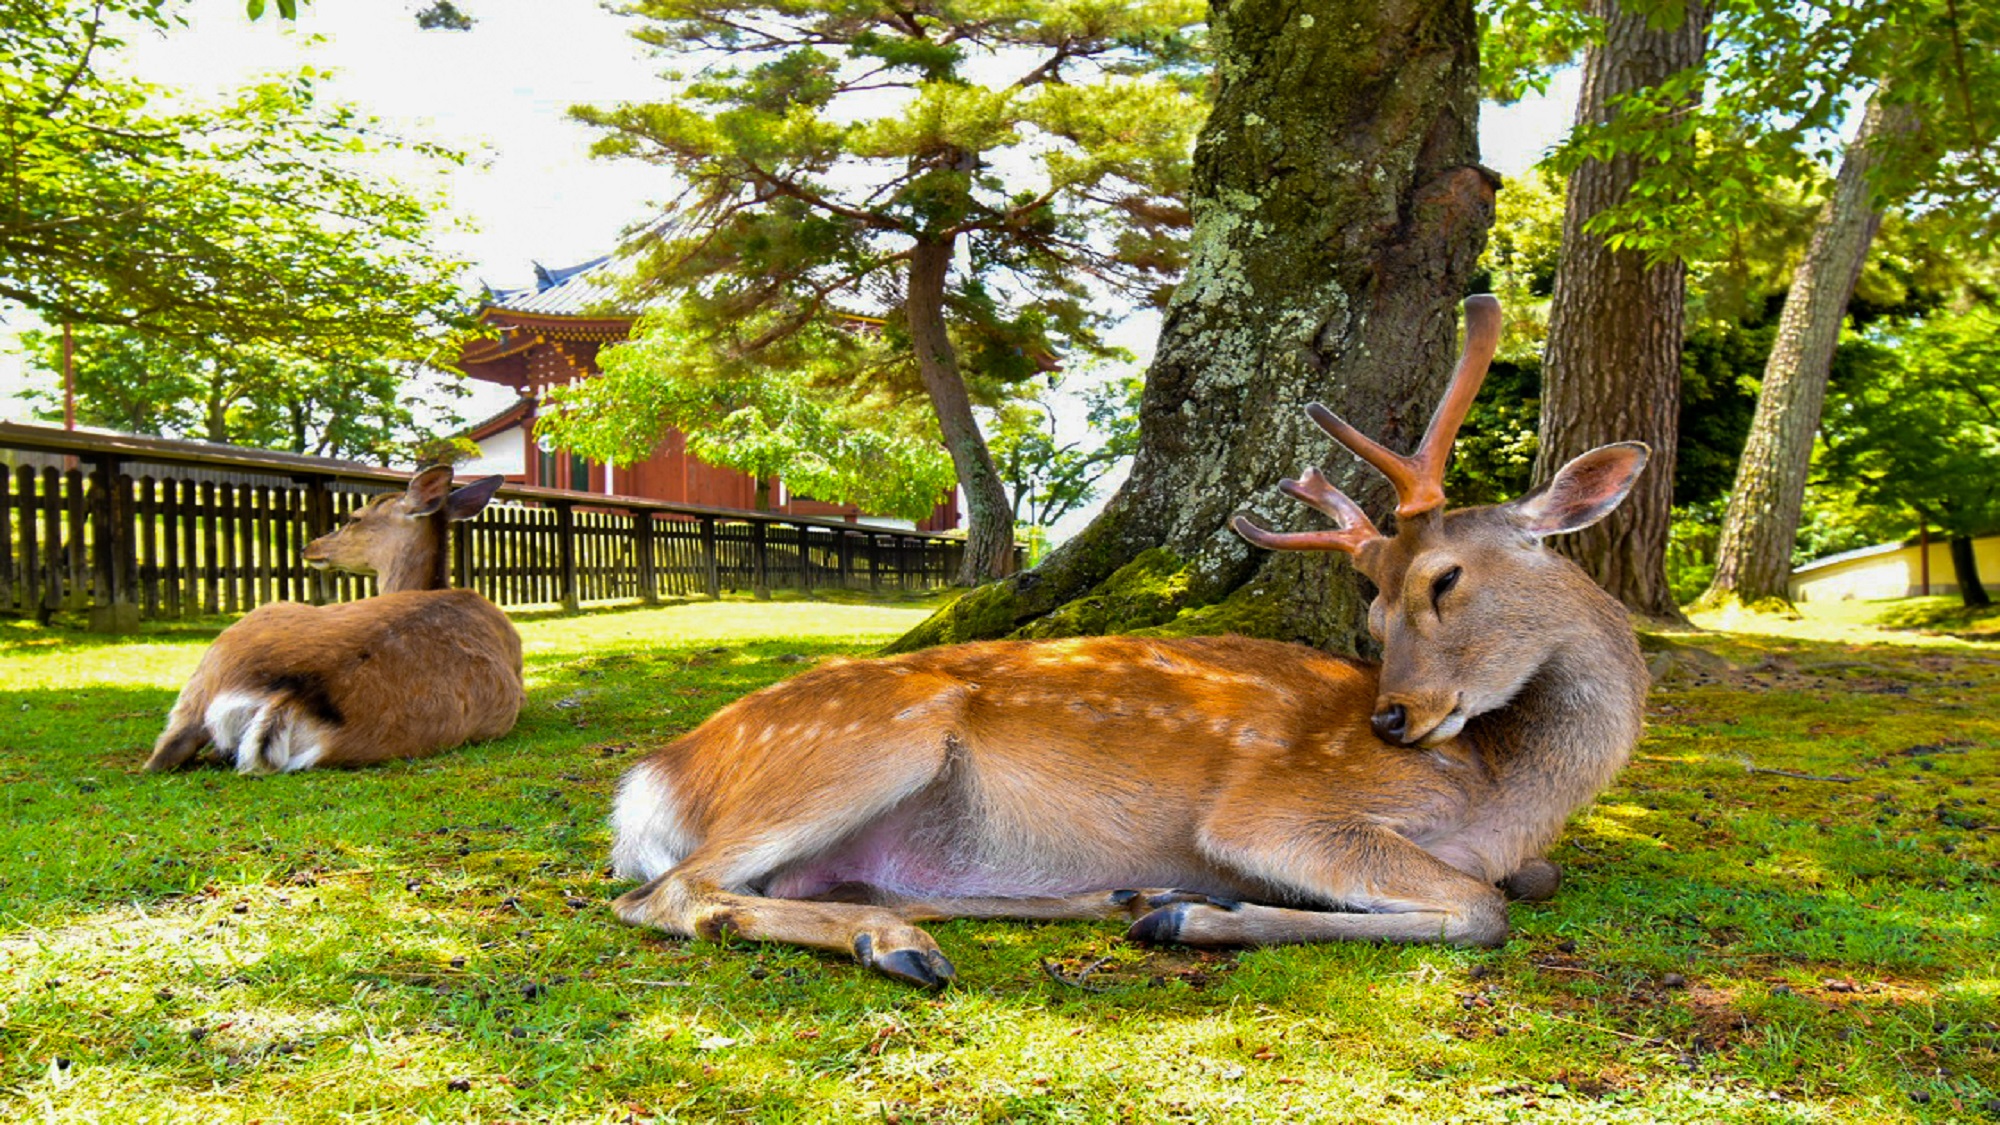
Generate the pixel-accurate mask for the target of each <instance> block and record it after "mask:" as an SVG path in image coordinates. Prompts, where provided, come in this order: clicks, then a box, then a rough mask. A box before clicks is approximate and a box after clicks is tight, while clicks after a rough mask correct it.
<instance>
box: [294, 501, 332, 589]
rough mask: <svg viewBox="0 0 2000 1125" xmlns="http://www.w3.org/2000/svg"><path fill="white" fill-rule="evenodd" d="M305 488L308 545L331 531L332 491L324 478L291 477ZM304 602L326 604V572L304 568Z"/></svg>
mask: <svg viewBox="0 0 2000 1125" xmlns="http://www.w3.org/2000/svg"><path fill="white" fill-rule="evenodd" d="M292 479H293V480H295V481H298V482H299V483H300V484H303V485H305V486H306V493H305V509H306V542H308V543H310V542H312V541H313V540H315V539H318V538H319V537H320V536H322V535H325V534H326V533H327V532H329V531H332V530H333V491H332V490H331V489H329V488H328V487H327V482H326V478H325V477H293V478H292ZM306 575H307V577H306V600H307V601H309V602H311V603H312V604H314V605H325V604H326V588H327V585H328V582H327V572H326V571H324V570H321V569H320V568H318V567H316V566H314V567H307V568H306Z"/></svg>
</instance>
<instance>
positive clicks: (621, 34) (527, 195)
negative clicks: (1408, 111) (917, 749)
mask: <svg viewBox="0 0 2000 1125" xmlns="http://www.w3.org/2000/svg"><path fill="white" fill-rule="evenodd" d="M425 6H427V2H426V3H417V2H411V0H394V2H387V3H385V2H382V0H372V2H371V0H309V2H307V3H304V4H302V5H301V6H300V12H299V19H298V21H297V22H296V23H288V22H286V21H284V20H279V19H276V18H273V16H272V15H266V16H265V18H264V19H262V20H258V21H255V22H252V21H250V20H248V19H246V18H245V16H244V5H243V0H193V3H191V4H190V5H189V11H190V12H191V14H192V19H191V23H190V26H189V27H188V28H186V29H184V30H180V31H176V32H173V33H171V34H168V35H164V36H145V37H143V38H141V39H140V40H138V41H136V42H135V43H134V44H133V48H132V50H131V51H129V52H128V61H129V64H130V66H131V68H132V71H133V72H134V73H136V74H138V75H139V76H141V77H143V78H146V79H148V80H150V81H153V82H155V83H158V84H160V85H162V86H168V87H173V88H176V89H179V90H182V91H185V92H186V93H187V94H188V95H189V96H190V97H192V98H194V99H196V100H203V99H211V98H218V97H220V96H221V95H222V94H224V93H225V92H227V91H229V90H231V89H233V88H235V87H237V86H239V85H241V84H242V83H243V82H245V81H246V80H248V79H251V78H254V77H256V76H258V75H260V74H267V73H274V72H282V71H287V70H291V69H295V68H297V67H299V66H303V65H310V66H314V67H318V68H322V69H326V70H330V71H332V72H333V76H332V78H331V79H330V80H329V81H328V83H327V84H326V86H325V87H324V89H325V91H326V93H327V94H328V95H329V96H330V97H332V98H335V99H338V100H341V101H345V102H348V103H351V104H353V105H356V106H358V107H360V108H361V109H363V110H364V111H365V112H367V113H370V114H372V115H374V116H376V117H378V118H380V119H381V120H382V122H383V124H384V125H385V126H386V127H387V128H388V129H389V130H391V131H393V132H397V133H400V134H402V135H405V136H410V137H417V138H423V139H429V140H434V141H438V142H442V143H444V144H447V145H450V146H453V147H456V148H460V149H463V150H466V151H468V152H470V153H472V154H473V160H472V162H471V163H470V164H469V165H468V166H466V167H464V168H459V169H454V170H452V171H450V172H449V173H447V174H446V178H445V179H444V181H443V182H442V183H440V184H438V185H437V186H438V187H439V189H440V190H441V191H442V193H443V196H444V198H445V200H446V201H447V208H448V214H449V215H450V217H451V218H452V219H454V220H456V223H457V226H456V227H455V228H454V229H452V230H450V231H449V232H447V233H446V234H445V236H444V237H443V239H442V242H443V246H444V248H445V249H446V250H447V251H448V252H450V253H452V254H454V255H456V256H459V257H462V258H464V259H466V260H467V261H469V262H471V263H473V267H474V268H473V273H474V276H476V277H477V278H478V279H479V280H481V281H483V282H485V283H487V284H489V285H492V286H494V287H495V288H506V287H509V286H516V285H524V284H527V283H528V282H529V281H530V280H532V277H533V267H532V265H531V263H532V262H534V261H540V262H542V263H544V264H545V265H550V266H565V265H570V264H573V263H575V262H579V261H583V260H585V259H588V258H593V257H596V256H597V255H599V254H603V253H605V252H606V251H608V250H610V249H611V248H612V247H613V245H614V244H615V243H616V242H617V239H618V236H619V233H620V231H621V230H622V229H623V228H624V227H626V226H627V225H628V224H630V223H632V222H634V221H635V220H638V219H641V218H644V217H646V216H647V215H648V214H649V213H650V212H651V210H652V208H651V207H650V206H649V204H652V203H654V202H656V201H658V200H661V199H664V198H666V197H667V196H669V195H670V194H671V193H672V190H673V188H672V185H671V184H669V183H666V182H664V181H663V178H662V174H661V173H660V172H659V171H658V170H656V169H654V168H651V167H648V166H645V165H641V164H638V163H636V162H630V161H609V160H595V159H592V158H591V157H590V156H589V147H590V143H591V140H592V139H593V136H592V131H591V130H590V129H588V128H586V127H585V126H583V125H580V124H577V123H574V122H572V121H570V120H569V119H568V117H567V112H568V110H569V108H570V107H571V106H573V105H578V104H598V105H605V104H610V103H614V102H618V101H632V100H649V99H655V98H658V97H659V96H660V94H661V92H662V90H663V84H662V83H661V81H660V79H659V78H658V73H659V71H660V70H662V69H664V68H665V64H663V63H660V62H657V61H655V60H653V59H651V58H650V57H648V55H647V53H646V50H645V48H644V47H643V46H641V45H640V44H638V43H636V42H634V41H633V40H632V39H630V38H629V37H628V35H627V28H628V26H629V24H630V21H629V20H627V19H625V18H623V17H620V16H617V15H614V14H612V13H610V12H608V11H606V10H605V9H604V8H603V7H602V6H600V4H599V3H598V2H597V0H460V7H461V8H462V9H463V10H464V11H465V12H467V13H468V14H470V15H471V16H472V17H473V18H474V19H475V20H476V21H477V22H476V23H475V24H474V26H473V28H472V30H471V31H468V32H450V31H422V30H420V29H418V27H417V25H416V20H415V13H416V12H417V11H418V10H419V9H420V8H422V7H425ZM273 7H275V5H273ZM1576 89H1577V87H1576V78H1575V74H1574V72H1573V71H1571V72H1567V73H1565V74H1563V75H1561V76H1559V77H1558V79H1557V81H1556V83H1555V85H1554V87H1553V88H1552V89H1551V90H1550V92H1549V95H1548V96H1547V97H1543V98H1530V99H1528V100H1526V101H1524V102H1521V103H1519V104H1517V105H1514V106H1509V107H1495V106H1488V107H1486V109H1485V111H1484V113H1483V115H1482V118H1481V127H1480V139H1481V146H1482V148H1483V150H1484V152H1485V159H1486V162H1487V163H1488V164H1489V165H1491V166H1492V167H1494V168H1496V169H1498V170H1499V171H1501V172H1502V173H1506V174H1513V173H1517V172H1521V171H1524V170H1525V169H1527V168H1528V167H1529V166H1530V165H1532V164H1533V163H1534V162H1535V161H1536V160H1537V159H1538V158H1539V157H1540V155H1541V153H1542V151H1543V150H1544V149H1545V148H1547V147H1548V146H1549V145H1550V144H1552V143H1553V142H1554V141H1555V140H1556V139H1557V138H1558V137H1559V136H1560V135H1561V133H1562V131H1563V130H1564V129H1565V128H1566V127H1567V126H1568V124H1569V120H1570V116H1571V114H1572V113H1573V107H1574V105H1575V99H1576ZM395 171H396V173H397V174H401V175H408V176H414V175H416V172H415V170H414V169H412V168H408V167H404V168H398V169H396V170H395ZM10 319H12V318H10ZM1156 327H1157V322H1156V321H1154V320H1153V319H1152V318H1150V317H1145V318H1139V317H1135V318H1133V319H1132V320H1131V321H1130V322H1128V323H1127V325H1126V326H1125V327H1124V329H1123V330H1121V331H1120V332H1119V333H1118V338H1119V342H1120V343H1122V344H1124V345H1125V346H1126V347H1128V348H1130V349H1131V350H1132V351H1134V352H1135V353H1137V355H1138V357H1139V360H1140V362H1141V363H1143V362H1144V361H1145V360H1146V359H1147V358H1148V357H1149V356H1150V354H1151V352H1152V347H1153V335H1154V332H1155V330H1156ZM20 382H21V375H20V368H19V357H18V356H15V355H0V417H8V416H16V417H22V416H25V413H26V412H25V410H21V409H19V403H18V401H17V400H15V399H14V398H13V396H12V395H11V394H10V392H13V391H18V389H19V386H20ZM491 390H492V391H495V392H498V397H492V396H488V395H482V396H481V397H479V398H476V399H474V400H472V401H469V402H466V403H463V404H461V405H460V407H459V409H460V411H461V412H462V413H464V414H465V415H466V416H468V417H479V416H480V415H482V414H483V413H485V412H487V409H488V407H489V406H491V407H492V408H494V409H497V408H498V407H499V406H501V405H504V400H505V395H506V394H507V392H505V391H504V390H503V389H500V388H491Z"/></svg>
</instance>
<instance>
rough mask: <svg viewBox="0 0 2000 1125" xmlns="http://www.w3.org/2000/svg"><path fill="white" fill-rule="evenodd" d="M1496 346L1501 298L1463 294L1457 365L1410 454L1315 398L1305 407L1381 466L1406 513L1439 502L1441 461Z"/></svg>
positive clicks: (1337, 437) (1437, 505)
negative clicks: (1462, 346) (1462, 327)
mask: <svg viewBox="0 0 2000 1125" xmlns="http://www.w3.org/2000/svg"><path fill="white" fill-rule="evenodd" d="M1499 346H1500V302H1499V301H1498V300H1497V299H1495V298H1494V297H1493V296H1491V295H1490V294H1483V293H1482V294H1480V295H1479V296H1476V297H1467V298H1466V299H1465V351H1464V352H1463V353H1462V354H1460V356H1459V357H1458V368H1457V370H1455V371H1453V372H1452V373H1451V385H1450V386H1448V387H1447V388H1446V389H1445V393H1444V400H1443V401H1442V402H1440V403H1438V408H1437V413H1435V414H1433V415H1431V424H1430V427H1429V428H1428V429H1426V430H1425V431H1424V440H1423V441H1422V442H1421V443H1419V444H1418V446H1417V451H1416V452H1415V453H1413V454H1411V455H1410V456H1407V457H1405V456H1403V455H1402V454H1400V453H1394V452H1391V451H1390V450H1388V449H1385V448H1383V447H1382V446H1381V445H1379V444H1377V443H1376V442H1375V441H1374V440H1373V439H1372V438H1370V437H1368V436H1367V435H1366V434H1363V433H1362V432H1361V431H1360V430H1357V429H1355V428H1354V427H1353V426H1350V425H1348V424H1347V423H1346V422H1345V421H1344V420H1342V419H1341V417H1340V416H1339V415H1337V414H1335V413H1334V412H1333V411H1331V410H1328V409H1327V408H1326V407H1324V406H1321V405H1320V404H1319V403H1316V402H1315V403H1313V404H1311V405H1309V406H1307V407H1306V413H1307V414H1309V415H1311V416H1312V420H1313V421H1315V422H1318V423H1319V425H1320V428H1321V429H1323V430H1325V431H1326V432H1327V433H1329V434H1332V435H1333V438H1334V440H1335V441H1338V442H1339V443H1340V444H1342V445H1344V446H1346V447H1347V448H1349V449H1351V450H1353V451H1354V453H1355V455H1356V456H1358V457H1360V458H1361V459H1362V460H1363V461H1366V462H1368V463H1369V464H1370V465H1373V466H1375V467H1376V468H1377V469H1379V470H1381V472H1382V475H1383V476H1385V477H1388V478H1389V483H1390V484H1393V485H1395V486H1396V498H1397V500H1398V501H1399V502H1398V503H1397V505H1396V514H1397V515H1398V516H1401V517H1404V518H1408V517H1410V516H1414V515H1417V514H1418V513H1420V512H1428V511H1431V510H1432V509H1434V508H1441V507H1443V506H1444V467H1445V462H1446V461H1448V460H1450V459H1451V443H1452V441H1453V440H1454V439H1456V438H1457V437H1458V427H1459V424H1460V423H1462V422H1464V421H1465V414H1466V412H1467V411H1468V410H1470V409H1472V399H1473V396H1475V395H1477V394H1478V393H1479V384H1480V383H1481V382H1482V381H1484V380H1485V378H1486V367H1487V365H1488V364H1489V363H1491V362H1492V361H1493V353H1494V351H1495V350H1497V349H1498V348H1499Z"/></svg>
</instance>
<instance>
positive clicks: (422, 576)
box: [146, 465, 522, 774]
mask: <svg viewBox="0 0 2000 1125" xmlns="http://www.w3.org/2000/svg"><path fill="white" fill-rule="evenodd" d="M451 476H452V473H451V468H450V466H448V465H437V466H433V467H431V468H428V469H425V470H424V471H423V472H420V473H418V474H416V475H415V476H414V477H412V478H411V479H410V483H409V486H408V487H407V488H406V489H405V490H404V491H402V492H391V493H384V494H383V495H381V496H378V497H376V498H375V499H373V500H370V501H369V502H368V503H367V504H366V505H364V506H362V507H361V508H358V509H356V510H355V511H354V512H353V513H352V514H351V515H349V516H348V518H347V522H346V523H345V524H343V525H342V526H340V527H337V528H335V529H334V530H332V531H330V532H328V533H326V534H325V535H322V536H320V537H319V538H317V539H314V540H313V541H312V542H311V543H308V544H306V549H305V557H306V561H307V562H309V563H311V564H312V565H314V566H316V567H323V568H332V569H338V570H348V571H354V572H357V573H363V574H374V575H376V576H377V579H378V583H379V586H380V589H381V593H380V594H379V595H378V596H376V597H372V598H366V599H363V600H361V601H358V602H347V603H345V604H342V605H327V606H314V605H303V604H300V603H298V602H273V603H271V604H270V605H266V606H260V607H258V608H257V609H255V610H253V611H252V612H251V613H250V614H249V615H247V616H245V617H244V618H243V620H241V621H238V622H237V623H236V624H234V625H231V626H230V627H229V628H227V629H225V630H223V631H222V635H221V636H219V637H217V638H215V643H214V644H212V645H210V646H209V648H208V651H207V652H205V653H203V654H202V658H201V663H200V664H198V665H196V667H195V671H194V675H193V676H192V677H190V678H189V680H188V683H187V686H186V687H184V688H182V689H181V694H180V698H179V699H177V700H175V701H174V709H173V712H172V713H171V714H170V715H169V716H168V718H167V729H166V730H165V731H164V732H162V733H161V735H160V738H159V741H158V742H157V743H155V745H154V747H153V755H152V757H151V758H150V759H148V760H147V762H146V768H147V769H149V770H170V769H178V768H179V767H181V766H184V765H188V764H189V763H192V762H197V761H208V762H213V763H215V764H217V765H225V766H234V767H235V768H236V770H237V772H239V773H246V774H270V773H290V772H294V771H297V770H303V769H312V768H316V767H324V766H359V765H368V764H370V763H374V762H381V761H387V760H389V759H391V758H415V757H420V756H422V755H425V754H434V753H437V752H438V751H440V750H446V749H449V748H451V747H453V746H457V745H458V744H459V743H461V742H465V741H468V740H470V739H481V738H498V737H499V736H501V735H503V734H506V733H507V732H508V731H510V730H512V729H514V718H515V716H516V715H517V714H518V713H519V712H520V710H521V699H522V690H521V637H520V634H518V633H516V632H515V631H514V624H513V622H511V621H509V620H507V615H506V614H504V613H502V612H500V610H499V608H498V607H497V606H495V605H494V604H493V603H492V602H490V601H487V600H486V599H485V598H483V597H481V596H480V595H479V594H478V593H476V592H474V591H471V590H454V589H450V588H449V587H450V581H449V574H448V565H449V564H448V555H449V553H448V551H447V547H448V546H449V544H450V541H451V539H450V536H451V527H450V525H451V522H452V521H454V520H466V519H471V518H472V517H473V516H475V515H477V514H479V511H480V510H481V509H482V508H484V507H485V506H486V503H487V501H488V500H490V499H491V498H492V496H493V493H494V491H495V490H496V489H498V488H499V487H500V484H501V478H499V477H485V478H483V479H481V480H477V481H474V482H473V483H471V484H468V485H466V486H465V487H464V488H461V489H459V490H457V491H456V492H454V491H452V487H451Z"/></svg>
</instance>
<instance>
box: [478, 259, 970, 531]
mask: <svg viewBox="0 0 2000 1125" xmlns="http://www.w3.org/2000/svg"><path fill="white" fill-rule="evenodd" d="M612 268H613V266H612V260H611V259H610V258H608V257H605V258H597V259H594V260H592V261H588V262H584V263H582V264H581V265H576V266H571V267H569V268H567V269H548V268H546V267H544V266H542V265H540V264H539V263H537V264H536V266H535V283H534V284H533V285H531V286H528V287H525V288H522V289H510V290H504V291H491V292H490V293H489V295H488V299H487V304H486V307H485V308H484V309H482V310H481V311H480V314H479V319H480V320H481V321H482V322H483V323H484V324H485V325H486V326H487V328H488V330H489V331H490V333H491V335H489V336H487V337H485V338H482V339H479V340H475V341H473V342H472V343H470V344H468V345H466V347H465V349H464V351H463V352H461V353H460V355H459V360H458V367H459V369H460V370H461V371H463V372H465V373H466V374H467V375H468V376H470V377H472V378H474V379H478V380H481V381H483V382H488V383H497V384H500V385H501V386H505V387H510V388H512V389H513V390H514V392H515V393H516V394H517V395H518V396H519V397H518V398H517V399H515V401H514V403H513V404H512V405H510V406H509V407H507V408H506V409H505V410H502V411H500V412H499V413H497V414H495V415H493V416H492V417H490V418H486V419H484V420H483V421H480V422H478V423H477V424H475V425H474V426H473V427H472V428H471V429H470V430H469V431H467V433H466V436H467V437H469V438H471V439H472V440H473V441H475V442H477V443H478V444H479V448H480V452H481V456H480V458H479V459H478V460H477V461H474V462H472V463H471V464H469V465H466V466H463V467H462V468H461V471H462V472H469V473H499V474H501V475H502V476H504V477H506V478H507V481H508V483H510V484H523V485H531V486H536V487H541V488H562V489H570V490H573V491H577V492H592V493H597V494H599V495H603V496H628V497H634V498H637V499H644V500H663V501H668V502H672V503H681V504H698V505H701V506H704V507H710V508H741V509H753V508H755V507H756V504H757V482H756V481H755V480H754V479H753V478H751V477H750V475H749V474H747V473H742V472H738V471H737V470H735V469H724V468H718V467H717V466H714V465H709V464H705V463H703V462H702V461H701V460H699V459H697V458H695V457H692V456H690V455H689V454H688V452H687V438H686V436H685V435H683V434H681V433H679V432H678V431H671V432H669V433H668V434H667V437H666V439H665V440H663V441H661V442H660V444H659V445H658V446H657V447H656V448H655V449H654V450H653V452H652V455H651V456H650V457H648V458H646V459H645V460H643V461H637V462H634V463H633V464H631V465H623V466H613V465H606V464H602V463H599V462H594V461H590V460H588V459H586V458H584V457H583V456H581V455H579V454H574V453H571V452H569V451H567V450H563V449H545V448H543V447H542V446H541V445H540V444H538V443H537V441H536V439H535V435H534V430H535V412H536V409H537V407H538V406H539V404H540V402H541V399H542V394H543V392H544V391H546V390H547V388H549V387H552V386H560V385H562V384H565V383H568V382H570V381H571V380H574V379H588V378H591V377H593V376H595V375H597V374H598V373H599V369H598V366H597V353H598V351H599V349H601V348H603V347H605V346H606V345H609V344H615V343H618V342H619V341H621V340H623V339H625V338H626V337H627V336H628V335H630V334H631V331H632V322H633V320H634V319H635V317H636V314H634V313H633V312H630V311H621V310H620V309H619V306H618V304H617V301H618V290H617V286H616V283H615V281H614V277H613V274H612V272H611V271H612ZM770 483H771V490H770V495H771V508H772V510H774V511H779V512H785V513H787V514H790V515H799V516H821V517H825V518H830V519H847V520H866V522H869V523H880V524H884V525H893V526H899V527H907V526H909V521H908V520H898V519H894V518H891V517H879V518H878V517H874V516H864V515H863V514H862V513H861V511H860V509H858V508H856V507H854V506H853V505H851V504H829V503H825V502H823V501H819V500H812V499H808V498H805V497H802V496H795V495H792V494H791V493H790V492H789V491H788V490H787V489H786V488H785V487H784V482H783V481H782V480H774V481H772V482H770ZM957 526H959V506H958V498H957V496H956V494H954V495H952V496H950V497H947V498H946V499H945V500H944V502H942V503H940V504H939V505H938V506H937V508H936V510H934V511H933V512H932V513H931V515H930V517H929V518H927V519H925V520H922V521H920V522H919V523H917V524H916V527H917V529H918V530H921V531H948V530H950V529H952V528H955V527H957Z"/></svg>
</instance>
